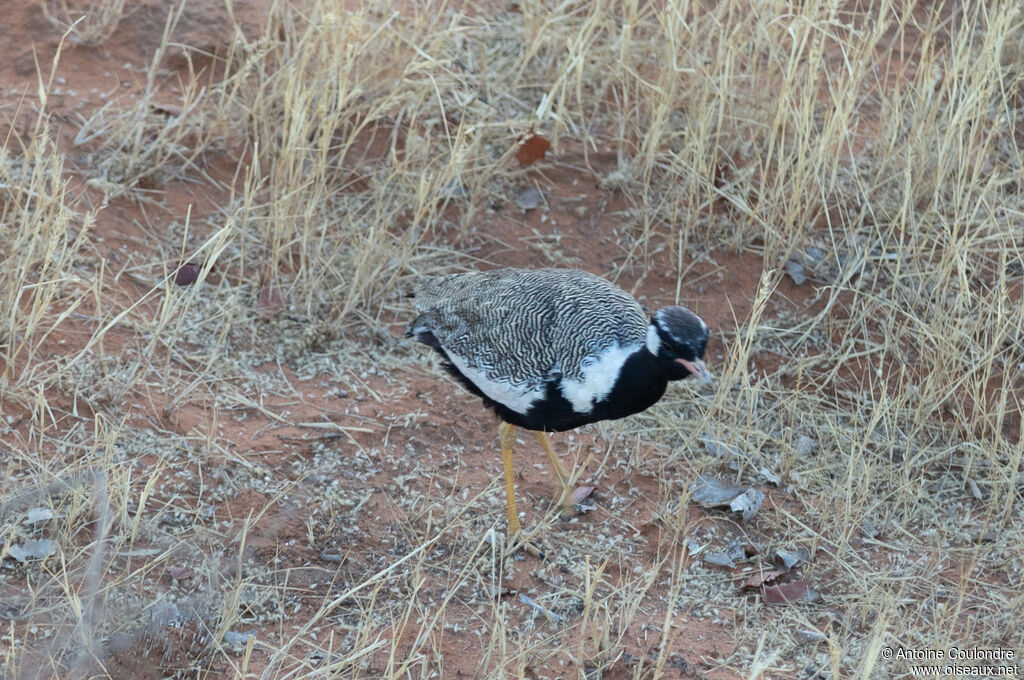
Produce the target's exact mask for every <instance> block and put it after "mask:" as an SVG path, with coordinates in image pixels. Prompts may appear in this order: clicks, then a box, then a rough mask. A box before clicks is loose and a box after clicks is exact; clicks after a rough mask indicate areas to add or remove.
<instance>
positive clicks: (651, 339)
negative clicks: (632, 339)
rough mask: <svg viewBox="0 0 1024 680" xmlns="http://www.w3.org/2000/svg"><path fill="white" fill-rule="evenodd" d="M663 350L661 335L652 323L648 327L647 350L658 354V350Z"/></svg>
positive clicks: (655, 354)
mask: <svg viewBox="0 0 1024 680" xmlns="http://www.w3.org/2000/svg"><path fill="white" fill-rule="evenodd" d="M660 350H661V337H660V336H659V335H658V329H657V328H655V327H654V324H653V323H652V324H651V325H649V326H648V327H647V351H648V352H650V353H651V354H653V355H654V356H658V352H659V351H660Z"/></svg>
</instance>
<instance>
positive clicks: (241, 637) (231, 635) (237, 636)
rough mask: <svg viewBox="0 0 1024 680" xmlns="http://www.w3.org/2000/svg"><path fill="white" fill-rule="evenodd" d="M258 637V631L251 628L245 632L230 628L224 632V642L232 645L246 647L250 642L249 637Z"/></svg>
mask: <svg viewBox="0 0 1024 680" xmlns="http://www.w3.org/2000/svg"><path fill="white" fill-rule="evenodd" d="M254 637H256V631H254V630H250V631H248V632H245V633H236V632H235V631H233V630H229V631H228V632H226V633H224V642H226V643H228V644H229V645H231V646H232V647H244V646H245V645H246V644H248V642H249V638H254Z"/></svg>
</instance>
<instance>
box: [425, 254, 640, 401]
mask: <svg viewBox="0 0 1024 680" xmlns="http://www.w3.org/2000/svg"><path fill="white" fill-rule="evenodd" d="M413 294H414V297H415V304H416V308H417V310H419V312H420V315H419V316H418V317H417V318H416V319H415V320H414V321H413V322H412V323H411V324H410V325H409V334H410V335H416V336H417V337H419V338H420V339H421V340H422V339H424V337H426V338H427V341H428V344H431V343H430V337H429V336H433V339H436V342H437V344H438V345H439V346H440V347H439V348H440V349H442V350H443V351H444V352H445V353H447V354H449V355H452V354H454V355H455V356H456V357H458V358H459V359H461V360H462V361H464V362H465V363H466V364H468V365H469V366H471V367H472V368H474V369H477V370H479V371H482V372H484V373H486V374H487V375H488V376H489V377H491V378H496V379H500V380H502V381H504V382H507V383H510V384H513V385H522V386H530V387H539V386H540V384H541V383H543V382H545V381H548V380H551V379H553V378H556V377H562V376H564V377H566V378H571V379H581V378H582V377H583V369H584V368H585V367H586V366H587V365H588V362H591V361H593V360H594V359H595V358H596V357H597V356H598V355H600V354H601V353H602V352H604V351H605V350H607V349H609V348H611V347H614V346H619V347H622V348H627V347H636V346H639V345H641V344H642V343H643V342H644V337H645V334H646V332H647V325H648V321H647V317H646V316H645V315H644V312H643V309H642V308H641V307H640V305H639V303H637V301H636V300H635V299H634V298H633V296H631V295H630V294H629V293H627V292H625V291H624V290H622V289H621V288H619V287H618V286H616V285H614V284H612V283H610V282H609V281H607V280H605V279H603V278H601V277H599V276H595V275H593V274H588V273H587V272H581V271H577V270H573V269H532V270H531V269H497V270H492V271H486V272H468V273H464V274H452V275H449V276H437V277H423V278H421V279H420V280H419V281H417V282H416V284H415V287H414V291H413Z"/></svg>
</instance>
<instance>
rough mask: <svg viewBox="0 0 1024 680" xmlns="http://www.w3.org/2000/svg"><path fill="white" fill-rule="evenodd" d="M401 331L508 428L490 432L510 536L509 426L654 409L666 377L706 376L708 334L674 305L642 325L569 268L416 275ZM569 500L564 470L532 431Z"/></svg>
mask: <svg viewBox="0 0 1024 680" xmlns="http://www.w3.org/2000/svg"><path fill="white" fill-rule="evenodd" d="M413 297H414V298H415V300H414V302H415V305H416V309H417V310H418V311H419V312H420V313H419V316H417V317H416V318H415V319H414V320H413V321H412V322H411V323H410V324H409V327H408V329H407V331H406V335H407V336H410V337H415V338H416V340H417V341H419V342H421V343H423V344H425V345H428V346H430V347H433V348H434V349H436V350H437V351H438V353H440V354H441V356H442V357H443V359H444V364H445V367H446V368H447V369H448V370H449V372H451V374H452V375H453V376H455V377H456V378H457V379H458V380H459V382H461V383H462V384H463V385H464V386H465V387H466V388H467V389H468V390H469V391H470V392H472V393H473V394H476V395H478V396H480V397H481V398H482V399H483V401H484V403H485V404H486V405H488V406H489V407H491V408H492V409H494V411H495V412H496V413H497V414H498V416H499V417H500V418H501V419H502V420H503V421H504V422H505V423H506V424H507V425H502V427H501V429H500V435H501V436H500V440H501V444H502V447H501V448H502V461H503V463H504V468H505V485H506V486H505V488H506V493H507V500H508V512H509V517H508V519H509V528H510V530H513V533H515V532H517V531H519V529H520V527H519V520H518V519H517V516H516V511H515V499H514V493H513V488H512V487H513V481H512V479H513V478H512V443H513V442H514V441H515V437H514V434H513V433H512V432H513V430H514V427H510V426H519V427H523V428H526V429H530V430H534V431H536V432H538V433H541V432H557V431H562V430H568V429H572V428H575V427H579V426H580V425H584V424H586V423H592V422H596V421H599V420H606V419H613V418H622V417H625V416H628V415H630V414H633V413H638V412H640V411H643V410H644V409H646V408H648V407H649V406H651V405H652V404H654V403H655V402H657V401H658V400H659V399H660V398H661V397H662V395H663V394H664V393H665V389H666V386H667V384H668V382H669V381H671V380H680V379H682V378H686V377H688V376H690V375H698V376H700V377H702V378H704V379H708V373H707V369H706V368H705V366H704V362H703V357H704V349H705V346H706V344H707V339H708V329H707V326H706V325H705V324H704V322H703V321H702V320H701V319H700V317H698V316H697V315H695V314H694V313H693V312H691V311H689V310H688V309H686V308H684V307H666V308H663V309H661V310H658V312H656V313H655V314H654V316H653V317H651V318H650V319H648V318H647V316H646V315H645V314H644V311H643V309H642V308H641V306H640V304H639V303H638V302H637V301H636V300H635V299H634V298H633V296H631V295H630V294H629V293H626V292H625V291H624V290H622V289H620V288H619V287H617V286H616V285H614V284H612V283H610V282H609V281H607V280H605V279H603V278H601V277H599V276H595V275H593V274H589V273H587V272H582V271H576V270H571V269H536V270H527V269H497V270H493V271H486V272H469V273H465V274H452V275H449V276H440V277H423V278H421V279H420V280H418V281H417V282H416V284H415V286H414V290H413ZM538 439H539V440H540V442H541V444H542V446H543V447H544V449H545V453H547V454H548V458H549V460H550V461H551V464H552V467H553V469H554V470H555V473H556V475H557V476H558V477H559V480H560V481H561V483H562V494H561V498H562V500H563V502H564V501H565V499H566V498H568V497H569V496H568V488H567V486H566V484H567V479H568V477H567V473H566V472H565V470H564V469H562V467H561V464H560V463H559V462H558V460H557V457H556V456H555V455H554V453H553V452H552V451H551V449H550V445H549V444H548V443H547V440H546V438H545V437H544V436H543V435H542V434H538Z"/></svg>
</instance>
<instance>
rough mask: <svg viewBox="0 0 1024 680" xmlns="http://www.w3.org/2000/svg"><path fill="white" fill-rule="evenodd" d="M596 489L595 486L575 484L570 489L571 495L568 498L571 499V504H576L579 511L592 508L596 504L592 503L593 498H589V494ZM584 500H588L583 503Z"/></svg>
mask: <svg viewBox="0 0 1024 680" xmlns="http://www.w3.org/2000/svg"><path fill="white" fill-rule="evenodd" d="M596 489H597V487H596V486H586V485H584V486H577V487H576V488H575V489H573V490H572V495H571V496H570V498H569V500H571V501H572V504H573V505H575V506H577V508H576V509H577V510H579V511H580V512H586V511H587V510H593V509H594V508H595V507H596V505H595V504H594V500H593V499H592V498H590V496H591V494H593V493H594V491H595V490H596ZM584 501H589V502H587V503H584Z"/></svg>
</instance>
